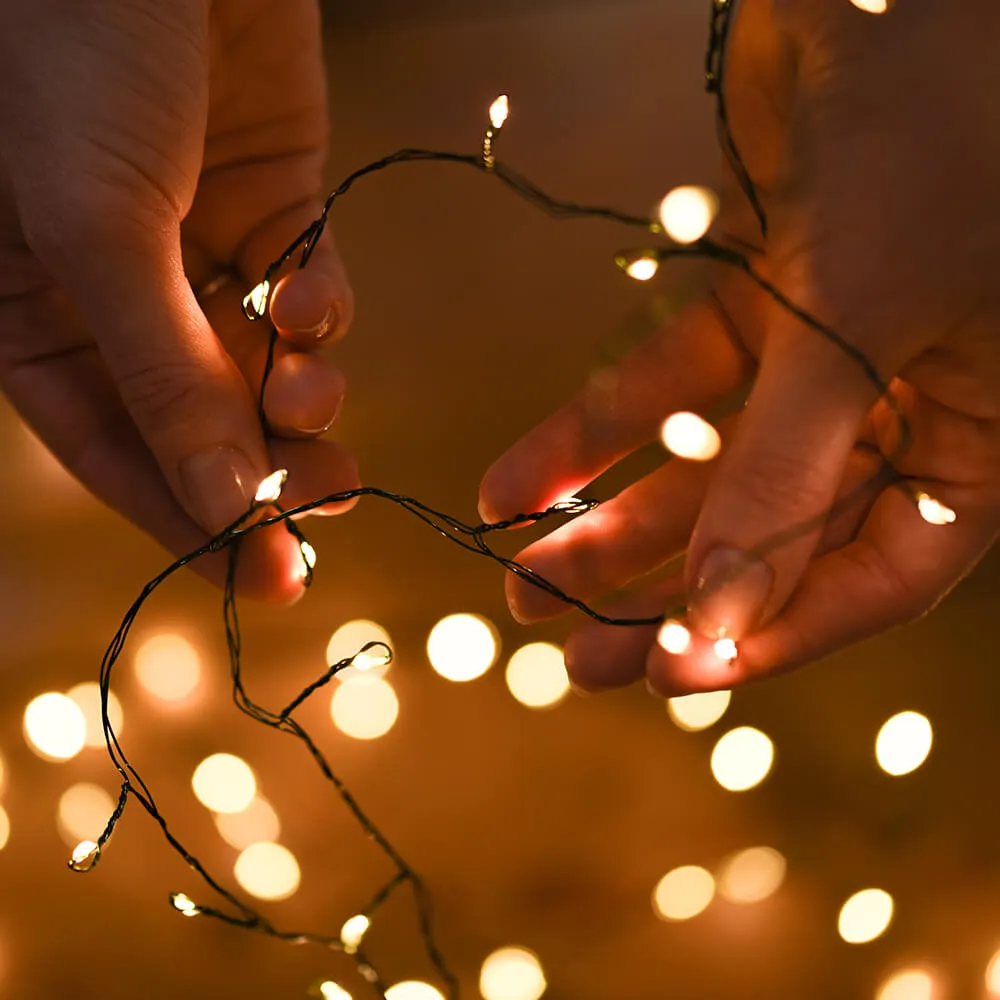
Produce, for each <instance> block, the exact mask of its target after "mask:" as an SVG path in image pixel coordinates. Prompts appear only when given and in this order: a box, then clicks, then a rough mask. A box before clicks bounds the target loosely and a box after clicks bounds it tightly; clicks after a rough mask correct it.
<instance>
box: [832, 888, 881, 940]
mask: <svg viewBox="0 0 1000 1000" xmlns="http://www.w3.org/2000/svg"><path fill="white" fill-rule="evenodd" d="M892 910H893V904H892V896H890V895H889V893H887V892H884V891H883V890H882V889H862V890H861V892H856V893H855V894H854V895H853V896H851V898H850V899H849V900H848V901H847V902H846V903H844V905H843V906H842V907H841V908H840V916H839V917H838V919H837V930H838V931H839V933H840V936H841V937H842V938H843V939H844V940H845V941H847V942H848V944H864V943H865V942H867V941H874V940H875V938H877V937H879V936H880V935H882V934H883V933H885V929H886V928H887V927H888V926H889V923H890V921H891V920H892Z"/></svg>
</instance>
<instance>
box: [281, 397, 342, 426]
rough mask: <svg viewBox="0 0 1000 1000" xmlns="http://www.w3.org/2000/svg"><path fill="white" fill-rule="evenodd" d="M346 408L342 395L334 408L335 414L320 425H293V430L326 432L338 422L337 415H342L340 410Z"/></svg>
mask: <svg viewBox="0 0 1000 1000" xmlns="http://www.w3.org/2000/svg"><path fill="white" fill-rule="evenodd" d="M343 408H344V397H343V396H341V397H340V399H338V400H337V405H336V406H335V407H334V409H333V415H332V416H331V417H330V419H329V420H327V421H326V422H325V423H323V424H322V425H321V426H319V427H293V428H292V430H293V431H298V432H299V433H300V434H311V435H316V434H325V433H326V432H327V431H328V430H329V429H330V428H331V427H332V426H333V425H334V423H335V422H336V420H337V417H339V416H340V411H341V410H342V409H343Z"/></svg>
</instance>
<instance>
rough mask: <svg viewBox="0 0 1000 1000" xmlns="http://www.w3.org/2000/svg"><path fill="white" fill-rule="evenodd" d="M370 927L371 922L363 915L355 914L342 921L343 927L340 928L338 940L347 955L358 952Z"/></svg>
mask: <svg viewBox="0 0 1000 1000" xmlns="http://www.w3.org/2000/svg"><path fill="white" fill-rule="evenodd" d="M371 925H372V922H371V920H369V919H368V917H367V916H366V915H365V914H364V913H357V914H355V915H354V916H353V917H348V918H347V920H345V921H344V926H343V927H341V928H340V940H341V943H342V944H343V945H344V951H346V952H347V954H348V955H353V954H354V953H355V952H356V951H357V950H358V948H359V946H360V945H361V941H362V939H363V938H364V936H365V934H367V933H368V928H369V927H371Z"/></svg>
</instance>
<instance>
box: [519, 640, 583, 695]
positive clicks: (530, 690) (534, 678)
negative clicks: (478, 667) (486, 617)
mask: <svg viewBox="0 0 1000 1000" xmlns="http://www.w3.org/2000/svg"><path fill="white" fill-rule="evenodd" d="M506 680H507V688H508V690H509V691H510V693H511V694H512V695H513V696H514V697H515V698H516V699H517V700H518V701H519V702H520V703H521V704H522V705H527V706H528V708H550V707H552V706H553V705H556V704H558V702H560V701H562V699H563V698H565V697H566V695H567V694H569V675H568V674H567V673H566V661H565V660H564V659H563V653H562V650H561V649H560V648H559V647H558V646H556V645H553V644H552V643H551V642H529V643H528V644H527V645H526V646H522V647H521V648H520V649H519V650H517V652H515V653H514V655H513V656H512V657H511V658H510V662H509V663H508V664H507V672H506Z"/></svg>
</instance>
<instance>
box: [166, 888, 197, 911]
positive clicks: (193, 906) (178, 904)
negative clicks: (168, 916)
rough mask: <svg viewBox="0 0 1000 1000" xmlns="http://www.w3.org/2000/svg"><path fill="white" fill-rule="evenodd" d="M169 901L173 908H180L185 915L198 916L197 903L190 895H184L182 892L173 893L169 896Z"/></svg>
mask: <svg viewBox="0 0 1000 1000" xmlns="http://www.w3.org/2000/svg"><path fill="white" fill-rule="evenodd" d="M170 902H171V903H172V904H173V906H174V909H176V910H180V912H181V913H183V914H184V916H185V917H196V916H198V913H199V910H198V904H197V903H196V902H195V901H194V900H193V899H192V898H191V897H190V896H187V895H185V894H184V893H183V892H175V893H173V894H172V895H171V897H170Z"/></svg>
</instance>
